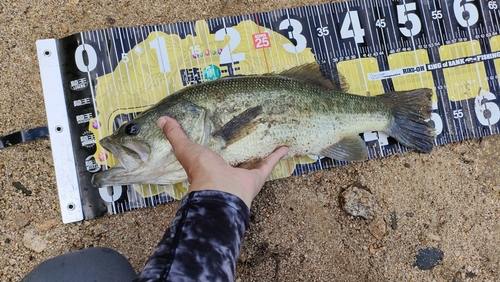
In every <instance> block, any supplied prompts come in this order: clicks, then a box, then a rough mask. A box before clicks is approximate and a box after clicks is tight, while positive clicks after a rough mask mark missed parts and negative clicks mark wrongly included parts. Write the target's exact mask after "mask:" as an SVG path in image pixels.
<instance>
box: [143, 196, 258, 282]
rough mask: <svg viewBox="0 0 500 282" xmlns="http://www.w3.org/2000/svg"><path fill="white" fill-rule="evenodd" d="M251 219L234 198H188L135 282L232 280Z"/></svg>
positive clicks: (242, 204)
mask: <svg viewBox="0 0 500 282" xmlns="http://www.w3.org/2000/svg"><path fill="white" fill-rule="evenodd" d="M249 217H250V210H249V209H248V207H247V206H246V205H245V203H244V202H243V201H242V200H241V199H240V198H238V197H236V196H234V195H232V194H229V193H225V192H221V191H197V192H192V193H189V194H187V195H186V196H184V198H183V199H182V203H181V207H180V208H179V210H178V211H177V214H176V215H175V218H174V219H173V221H172V224H171V226H170V227H169V228H167V230H166V231H165V235H164V236H163V238H162V240H161V241H160V243H159V244H158V245H157V246H156V248H155V251H154V253H153V255H151V257H149V259H148V260H147V262H146V265H145V266H144V268H143V270H142V271H141V272H140V273H139V276H138V277H137V279H136V280H135V281H233V280H234V272H235V269H236V261H237V259H238V256H239V253H240V249H241V245H242V242H243V236H244V233H245V230H246V229H247V228H248V221H249Z"/></svg>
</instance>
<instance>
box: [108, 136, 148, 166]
mask: <svg viewBox="0 0 500 282" xmlns="http://www.w3.org/2000/svg"><path fill="white" fill-rule="evenodd" d="M100 144H101V146H102V147H103V148H104V149H105V150H107V151H109V152H111V154H113V156H115V157H116V158H117V159H118V161H119V163H118V164H117V165H115V166H114V167H113V168H111V169H125V170H126V171H128V172H130V171H134V170H136V169H137V168H138V167H140V166H141V165H142V164H144V163H146V162H147V161H148V159H149V155H150V153H151V147H149V145H147V144H146V143H143V142H140V141H135V140H130V141H126V142H124V143H123V144H121V143H118V142H116V141H114V140H113V139H112V138H110V137H105V138H103V139H102V140H101V141H100Z"/></svg>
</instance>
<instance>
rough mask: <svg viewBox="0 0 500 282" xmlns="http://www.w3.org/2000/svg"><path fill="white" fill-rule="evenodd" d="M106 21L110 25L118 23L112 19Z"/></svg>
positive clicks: (108, 18)
mask: <svg viewBox="0 0 500 282" xmlns="http://www.w3.org/2000/svg"><path fill="white" fill-rule="evenodd" d="M106 21H108V23H109V24H115V23H116V20H115V19H113V18H112V17H107V18H106Z"/></svg>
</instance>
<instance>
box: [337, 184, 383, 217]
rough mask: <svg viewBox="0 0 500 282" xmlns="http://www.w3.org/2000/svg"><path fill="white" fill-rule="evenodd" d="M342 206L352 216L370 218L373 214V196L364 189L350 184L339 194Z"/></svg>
mask: <svg viewBox="0 0 500 282" xmlns="http://www.w3.org/2000/svg"><path fill="white" fill-rule="evenodd" d="M340 199H341V202H342V208H343V209H344V210H345V211H346V212H347V213H348V214H350V215H352V216H359V217H362V218H364V219H368V220H371V219H373V218H374V216H375V208H376V203H375V197H374V196H373V195H372V194H371V193H370V192H368V191H366V190H364V189H359V188H358V187H356V186H351V187H349V188H348V189H347V190H345V191H344V192H342V194H340Z"/></svg>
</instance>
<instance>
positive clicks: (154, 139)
mask: <svg viewBox="0 0 500 282" xmlns="http://www.w3.org/2000/svg"><path fill="white" fill-rule="evenodd" d="M346 88H347V87H346V86H345V85H336V84H335V83H333V82H332V81H330V80H329V79H328V78H327V77H326V76H325V75H324V74H323V73H322V72H321V71H320V69H319V66H318V65H317V64H314V63H313V64H307V65H303V66H299V67H295V68H292V69H290V70H287V71H285V72H282V73H280V74H267V75H248V76H236V77H227V78H222V79H219V80H216V81H211V82H205V83H202V84H198V85H194V86H189V87H186V88H184V89H182V90H179V91H177V92H175V93H174V94H172V95H170V96H167V97H166V98H164V99H163V100H161V101H160V102H158V103H157V104H156V105H154V106H153V107H151V108H149V109H148V110H146V111H144V112H142V113H141V114H140V115H139V116H137V117H136V118H135V119H133V120H132V121H130V122H127V123H125V124H123V125H121V126H120V127H119V128H118V129H117V130H116V131H115V132H114V133H113V134H112V135H111V136H108V137H105V138H103V139H102V140H101V141H100V144H101V145H102V146H103V147H104V148H105V149H106V150H108V151H110V152H111V153H112V154H113V155H114V156H115V157H116V158H117V159H118V160H119V161H120V163H119V164H118V165H116V166H114V167H113V168H111V169H109V170H106V171H102V172H99V173H97V174H95V175H94V176H93V178H92V184H93V185H94V186H96V187H104V186H111V185H125V184H174V183H178V182H182V181H185V180H187V175H186V172H185V171H184V169H183V168H182V166H181V165H180V164H179V162H178V161H177V159H176V158H175V155H174V153H173V150H172V147H171V145H170V143H169V142H168V140H167V139H166V138H165V136H164V135H163V133H162V131H161V130H160V128H158V126H157V125H156V121H157V120H158V119H159V118H160V117H161V116H164V115H166V116H170V117H172V118H174V119H176V120H177V121H178V122H179V123H180V124H181V126H182V128H183V129H184V131H185V132H186V134H187V136H188V137H189V138H190V139H191V140H193V141H194V142H197V143H199V144H201V145H203V146H206V147H208V148H210V149H211V150H212V151H214V152H216V153H218V154H220V155H221V156H222V158H224V159H225V160H226V161H227V162H228V163H229V164H231V165H233V166H240V165H243V166H245V165H248V164H251V163H254V162H255V161H258V160H260V159H262V158H264V157H265V156H267V155H268V154H269V153H271V152H272V151H274V150H275V149H276V148H278V147H280V146H288V147H289V148H290V151H289V153H288V155H287V156H288V157H295V156H304V155H318V156H326V157H330V158H333V159H336V160H347V161H361V160H365V159H367V149H366V145H365V142H364V141H363V139H362V138H361V137H360V136H359V134H360V133H362V132H366V131H384V132H386V133H387V134H389V135H390V136H392V137H393V138H395V139H396V140H397V141H399V142H400V143H401V144H403V145H405V146H407V147H409V148H413V149H416V150H418V151H421V152H426V153H427V152H430V151H431V150H432V146H433V141H434V138H435V131H434V128H433V127H432V126H431V125H429V123H427V122H426V120H427V119H429V118H430V114H431V111H432V108H431V90H430V89H426V88H422V89H417V90H411V91H402V92H391V93H386V94H382V95H378V96H373V97H364V96H359V95H352V94H348V93H345V92H344V91H343V90H345V89H346Z"/></svg>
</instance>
